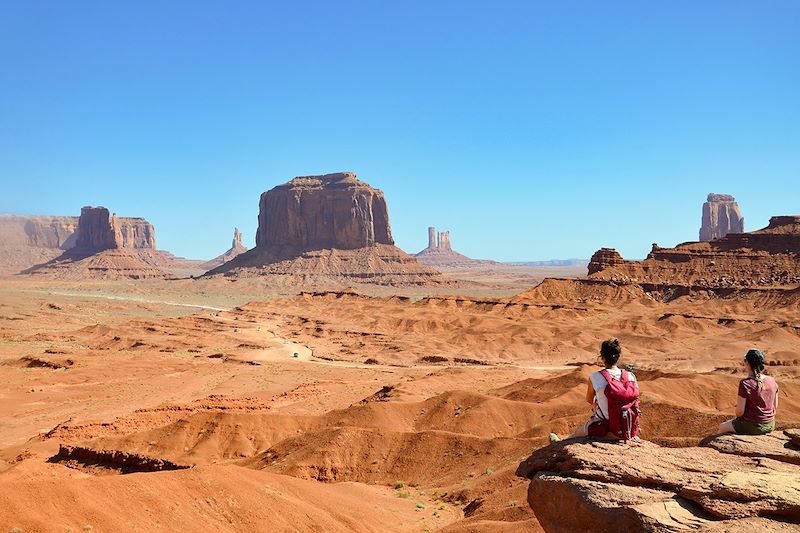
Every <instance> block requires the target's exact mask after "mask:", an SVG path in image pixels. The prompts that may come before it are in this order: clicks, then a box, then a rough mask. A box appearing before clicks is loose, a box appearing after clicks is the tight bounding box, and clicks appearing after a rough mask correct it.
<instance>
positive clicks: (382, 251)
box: [207, 172, 443, 286]
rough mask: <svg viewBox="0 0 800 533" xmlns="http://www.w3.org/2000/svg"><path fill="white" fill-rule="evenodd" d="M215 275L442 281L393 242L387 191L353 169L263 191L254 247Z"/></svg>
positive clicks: (299, 280)
mask: <svg viewBox="0 0 800 533" xmlns="http://www.w3.org/2000/svg"><path fill="white" fill-rule="evenodd" d="M215 274H225V275H226V276H234V277H253V276H264V275H268V276H270V279H271V280H273V281H275V282H276V283H284V284H286V285H292V286H298V285H300V286H308V285H317V284H322V285H326V286H328V285H331V284H332V285H337V284H338V285H340V284H342V283H346V284H349V283H350V282H364V283H373V284H381V285H395V284H403V285H420V284H430V283H434V284H440V283H442V282H443V280H441V278H440V277H439V273H438V272H436V271H435V270H432V269H430V268H427V267H425V266H423V265H421V264H419V263H418V262H417V261H416V260H415V259H414V258H413V257H411V256H409V255H408V254H406V253H405V252H403V251H402V250H400V249H399V248H397V247H395V246H394V241H393V240H392V231H391V228H390V226H389V214H388V211H387V207H386V201H385V199H384V197H383V193H382V192H381V191H379V190H378V189H375V188H373V187H370V186H369V185H367V184H366V183H364V182H362V181H359V180H358V179H357V178H356V175H355V174H353V173H352V172H340V173H336V174H326V175H323V176H301V177H297V178H294V179H293V180H291V181H289V182H288V183H285V184H283V185H279V186H277V187H274V188H272V189H270V190H269V191H267V192H265V193H263V194H262V195H261V200H260V202H259V214H258V232H257V233H256V247H255V248H253V249H252V250H249V251H247V252H246V253H243V254H241V255H239V256H237V257H236V258H234V259H233V260H231V261H229V262H227V263H225V264H224V265H222V266H220V267H217V268H215V269H213V270H211V271H209V272H208V273H207V275H215Z"/></svg>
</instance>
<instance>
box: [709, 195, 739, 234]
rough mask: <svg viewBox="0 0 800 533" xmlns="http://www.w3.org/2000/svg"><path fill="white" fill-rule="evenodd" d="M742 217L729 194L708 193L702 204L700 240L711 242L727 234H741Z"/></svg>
mask: <svg viewBox="0 0 800 533" xmlns="http://www.w3.org/2000/svg"><path fill="white" fill-rule="evenodd" d="M743 232H744V217H742V213H741V212H740V211H739V205H738V204H737V203H736V199H735V198H734V197H733V196H731V195H730V194H715V193H710V194H709V195H708V198H707V201H706V202H705V203H704V204H703V219H702V225H701V226H700V240H701V241H713V240H715V239H720V238H722V237H724V236H725V235H727V234H728V233H743Z"/></svg>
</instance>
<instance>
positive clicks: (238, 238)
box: [204, 228, 247, 270]
mask: <svg viewBox="0 0 800 533" xmlns="http://www.w3.org/2000/svg"><path fill="white" fill-rule="evenodd" d="M246 251H247V246H245V245H244V244H242V232H241V231H239V228H233V242H232V243H231V247H230V248H229V249H228V251H227V252H225V253H224V254H222V255H218V256H217V257H215V258H214V259H212V260H211V261H208V262H206V263H204V267H205V270H211V269H212V268H216V267H218V266H220V265H223V264H225V263H227V262H228V261H230V260H231V259H234V258H235V257H238V256H240V255H242V254H243V253H245V252H246Z"/></svg>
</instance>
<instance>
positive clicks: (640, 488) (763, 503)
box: [517, 430, 800, 533]
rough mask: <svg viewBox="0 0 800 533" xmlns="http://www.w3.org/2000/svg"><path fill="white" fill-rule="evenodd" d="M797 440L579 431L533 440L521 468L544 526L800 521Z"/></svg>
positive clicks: (731, 525)
mask: <svg viewBox="0 0 800 533" xmlns="http://www.w3.org/2000/svg"><path fill="white" fill-rule="evenodd" d="M799 444H800V438H798V430H786V431H785V432H774V433H772V434H770V435H763V436H744V435H724V436H719V437H716V438H712V439H707V441H706V442H705V446H706V447H689V448H664V447H660V446H658V445H656V444H653V443H650V442H643V443H642V445H640V446H634V445H626V444H622V443H615V442H603V441H587V440H585V439H575V440H570V441H562V442H559V443H555V444H552V445H550V446H547V447H544V448H541V449H539V450H536V451H535V452H534V453H533V455H531V456H530V457H529V458H528V459H527V460H525V461H524V462H523V463H522V464H520V465H519V468H518V469H517V475H519V476H522V477H525V478H528V479H530V480H531V481H530V485H529V488H528V504H529V505H530V507H531V509H533V512H534V514H535V515H536V518H537V520H538V521H539V524H540V525H541V526H542V528H543V529H544V530H545V531H546V532H548V533H567V532H573V531H592V532H598V533H600V532H617V531H637V532H638V531H641V532H660V531H683V530H691V531H717V532H722V531H726V532H734V531H741V532H745V531H796V530H797V526H796V525H795V526H792V524H798V523H800V466H798V464H800V446H798V445H799Z"/></svg>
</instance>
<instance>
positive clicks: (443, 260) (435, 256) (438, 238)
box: [415, 226, 497, 270]
mask: <svg viewBox="0 0 800 533" xmlns="http://www.w3.org/2000/svg"><path fill="white" fill-rule="evenodd" d="M415 257H416V258H417V259H418V260H419V262H420V263H422V264H424V265H428V266H431V267H433V268H436V269H441V270H465V269H467V270H468V269H474V268H486V267H488V266H491V265H496V264H497V262H495V261H485V260H482V259H471V258H469V257H467V256H466V255H462V254H460V253H458V252H455V251H453V245H452V244H451V242H450V232H449V231H441V232H439V233H437V232H436V228H434V227H433V226H430V227H429V228H428V247H427V248H425V249H424V250H422V251H421V252H419V253H417V254H416V255H415Z"/></svg>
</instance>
